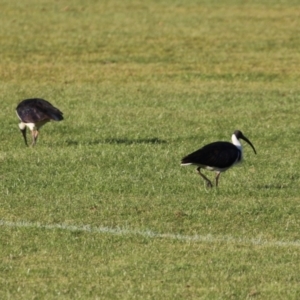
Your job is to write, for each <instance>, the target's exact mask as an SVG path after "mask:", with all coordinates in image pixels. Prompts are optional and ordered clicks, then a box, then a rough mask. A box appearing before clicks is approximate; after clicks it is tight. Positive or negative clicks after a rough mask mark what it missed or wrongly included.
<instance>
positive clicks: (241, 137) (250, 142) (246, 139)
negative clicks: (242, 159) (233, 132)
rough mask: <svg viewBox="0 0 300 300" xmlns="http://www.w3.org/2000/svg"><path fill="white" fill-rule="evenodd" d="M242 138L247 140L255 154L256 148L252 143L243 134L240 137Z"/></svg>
mask: <svg viewBox="0 0 300 300" xmlns="http://www.w3.org/2000/svg"><path fill="white" fill-rule="evenodd" d="M240 138H241V139H242V140H244V141H245V142H247V143H248V144H249V145H250V146H251V147H252V149H253V151H254V153H255V154H256V150H255V148H254V146H253V145H252V143H251V142H250V141H249V140H248V139H247V138H246V137H245V136H244V135H243V136H241V137H240Z"/></svg>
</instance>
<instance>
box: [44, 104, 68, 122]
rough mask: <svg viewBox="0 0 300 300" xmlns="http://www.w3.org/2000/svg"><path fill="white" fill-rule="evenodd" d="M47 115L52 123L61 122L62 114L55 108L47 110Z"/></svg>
mask: <svg viewBox="0 0 300 300" xmlns="http://www.w3.org/2000/svg"><path fill="white" fill-rule="evenodd" d="M48 115H49V116H50V117H51V119H52V120H54V121H61V120H63V119H64V117H63V113H62V112H61V111H60V110H59V109H57V108H56V107H53V108H51V109H48Z"/></svg>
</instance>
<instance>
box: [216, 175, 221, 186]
mask: <svg viewBox="0 0 300 300" xmlns="http://www.w3.org/2000/svg"><path fill="white" fill-rule="evenodd" d="M220 174H221V172H217V175H216V186H218V183H219V177H220Z"/></svg>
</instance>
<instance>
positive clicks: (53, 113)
mask: <svg viewBox="0 0 300 300" xmlns="http://www.w3.org/2000/svg"><path fill="white" fill-rule="evenodd" d="M16 113H17V116H18V118H19V119H20V121H21V122H20V123H19V128H20V130H21V132H22V134H23V137H24V141H25V145H26V146H28V143H27V138H26V127H28V128H29V129H30V130H31V135H32V146H34V145H35V144H36V141H37V138H38V135H39V129H40V128H41V127H42V126H43V125H45V124H46V123H47V122H50V121H51V120H54V121H61V120H63V113H62V112H61V111H60V110H59V109H58V108H56V107H54V106H53V105H52V104H51V103H50V102H48V101H46V100H44V99H39V98H34V99H26V100H23V101H22V102H20V103H19V105H18V106H17V108H16Z"/></svg>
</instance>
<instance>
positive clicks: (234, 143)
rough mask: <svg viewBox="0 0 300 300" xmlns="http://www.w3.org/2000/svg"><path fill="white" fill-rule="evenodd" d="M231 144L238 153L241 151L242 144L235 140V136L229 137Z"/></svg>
mask: <svg viewBox="0 0 300 300" xmlns="http://www.w3.org/2000/svg"><path fill="white" fill-rule="evenodd" d="M231 140H232V144H233V145H235V146H236V147H237V148H238V149H239V150H240V151H242V144H241V142H240V141H239V140H238V139H237V137H236V136H235V134H233V135H232V136H231Z"/></svg>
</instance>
